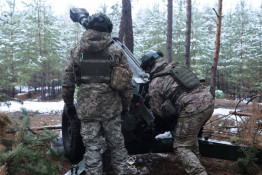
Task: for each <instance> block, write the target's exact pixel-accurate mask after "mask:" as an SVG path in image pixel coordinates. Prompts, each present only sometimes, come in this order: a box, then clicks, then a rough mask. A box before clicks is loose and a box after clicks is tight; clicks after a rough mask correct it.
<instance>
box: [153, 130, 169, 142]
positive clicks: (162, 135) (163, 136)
mask: <svg viewBox="0 0 262 175" xmlns="http://www.w3.org/2000/svg"><path fill="white" fill-rule="evenodd" d="M166 138H172V134H171V132H170V131H167V132H165V133H164V134H158V135H157V136H156V137H155V139H157V140H158V139H166Z"/></svg>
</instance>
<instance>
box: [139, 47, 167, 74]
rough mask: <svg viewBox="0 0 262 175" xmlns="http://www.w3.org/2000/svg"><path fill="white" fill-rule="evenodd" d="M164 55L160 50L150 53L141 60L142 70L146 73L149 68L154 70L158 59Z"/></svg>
mask: <svg viewBox="0 0 262 175" xmlns="http://www.w3.org/2000/svg"><path fill="white" fill-rule="evenodd" d="M163 56H164V55H163V53H162V52H161V51H160V50H157V51H152V50H151V51H149V52H147V53H146V54H145V55H144V56H143V57H142V58H141V61H142V63H141V66H140V67H141V68H142V69H143V70H144V71H146V70H147V67H150V68H152V67H153V66H154V64H155V62H156V59H157V58H158V57H163Z"/></svg>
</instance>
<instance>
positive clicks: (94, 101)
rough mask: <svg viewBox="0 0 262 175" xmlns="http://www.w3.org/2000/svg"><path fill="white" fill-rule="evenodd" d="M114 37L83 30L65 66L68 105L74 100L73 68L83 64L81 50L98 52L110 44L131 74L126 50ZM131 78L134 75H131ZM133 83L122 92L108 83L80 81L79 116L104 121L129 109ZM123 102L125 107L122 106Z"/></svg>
mask: <svg viewBox="0 0 262 175" xmlns="http://www.w3.org/2000/svg"><path fill="white" fill-rule="evenodd" d="M112 42H113V40H112V38H111V36H110V34H109V33H106V32H98V31H96V30H91V29H89V30H87V31H85V32H84V34H83V36H82V38H81V40H80V45H78V46H76V47H75V48H74V49H73V50H72V51H71V57H70V59H69V61H68V65H67V66H66V68H65V72H64V75H63V83H62V87H63V88H62V97H63V99H64V101H65V104H72V103H73V96H74V89H75V79H74V72H73V69H74V68H73V67H74V65H75V64H76V65H80V60H79V58H80V54H81V50H85V51H90V52H97V51H100V50H103V49H104V48H106V47H108V46H109V49H108V50H109V52H110V54H111V55H112V56H113V57H114V59H115V61H116V63H117V65H120V64H121V65H123V66H124V67H125V68H126V69H127V70H128V71H129V72H130V77H132V71H131V69H130V67H129V65H128V62H127V58H126V56H125V53H124V52H123V51H122V50H121V48H119V47H118V46H116V45H114V44H111V45H110V43H112ZM130 80H131V78H130ZM132 95H133V92H132V84H131V81H130V85H129V87H128V88H127V89H125V90H123V91H115V90H114V89H112V88H111V87H110V84H109V83H88V84H87V83H86V84H83V83H82V84H81V85H80V87H79V91H78V95H77V112H78V117H79V118H80V119H81V120H82V121H85V122H95V121H105V120H108V119H111V118H114V117H116V116H119V115H120V113H121V111H122V106H123V108H125V109H127V108H128V106H129V104H130V101H131V98H132ZM121 103H122V106H121V105H119V104H121Z"/></svg>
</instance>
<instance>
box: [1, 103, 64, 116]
mask: <svg viewBox="0 0 262 175" xmlns="http://www.w3.org/2000/svg"><path fill="white" fill-rule="evenodd" d="M0 104H1V106H0V111H1V112H17V111H21V108H24V109H26V110H27V111H29V112H39V113H44V114H46V113H53V114H56V113H62V111H63V107H64V101H63V100H61V101H59V102H34V101H24V102H23V104H21V103H18V102H13V101H11V102H10V106H9V107H8V106H6V105H4V104H3V103H0Z"/></svg>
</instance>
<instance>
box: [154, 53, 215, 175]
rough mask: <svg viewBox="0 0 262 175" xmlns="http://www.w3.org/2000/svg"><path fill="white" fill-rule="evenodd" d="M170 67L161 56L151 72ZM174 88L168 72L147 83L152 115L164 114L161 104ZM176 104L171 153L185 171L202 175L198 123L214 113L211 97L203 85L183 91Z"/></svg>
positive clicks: (161, 115)
mask: <svg viewBox="0 0 262 175" xmlns="http://www.w3.org/2000/svg"><path fill="white" fill-rule="evenodd" d="M171 66H172V65H171V64H167V62H165V61H164V59H163V58H158V59H156V63H155V65H154V66H153V67H152V70H151V72H150V75H151V76H152V75H153V74H154V73H157V72H159V71H161V70H164V69H169V68H170V67H171ZM177 87H178V83H177V82H176V81H175V80H174V79H173V77H172V76H171V75H166V76H163V77H156V78H155V79H153V80H152V81H151V82H150V84H149V95H150V97H151V101H150V107H151V109H152V111H153V113H154V114H155V115H157V116H160V117H165V114H164V113H163V112H162V111H161V108H160V107H161V105H162V104H163V103H164V102H165V101H166V100H167V99H171V98H172V95H173V93H174V91H175V90H176V88H177ZM175 107H176V108H177V111H178V122H177V124H176V127H175V138H174V144H173V148H174V152H175V153H176V154H177V155H178V156H179V158H180V160H181V161H182V163H183V165H184V168H185V170H186V172H187V173H188V174H203V175H204V174H206V172H205V168H204V167H203V166H202V165H201V163H200V161H199V159H198V157H199V148H198V142H197V135H198V132H199V130H200V128H201V126H202V125H203V124H204V123H205V122H206V121H207V120H208V119H209V118H210V117H211V115H212V113H213V110H214V98H213V96H212V95H211V93H210V92H209V90H208V89H207V88H206V87H203V86H200V87H199V88H197V89H195V90H193V91H191V92H189V93H187V92H183V93H182V94H181V95H180V96H179V97H178V98H177V100H176V103H175ZM174 117H175V116H174Z"/></svg>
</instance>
